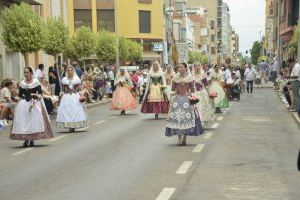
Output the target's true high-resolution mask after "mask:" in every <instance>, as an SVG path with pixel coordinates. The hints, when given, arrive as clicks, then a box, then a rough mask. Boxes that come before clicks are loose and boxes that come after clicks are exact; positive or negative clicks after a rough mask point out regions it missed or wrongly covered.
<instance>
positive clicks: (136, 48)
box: [127, 40, 143, 61]
mask: <svg viewBox="0 0 300 200" xmlns="http://www.w3.org/2000/svg"><path fill="white" fill-rule="evenodd" d="M127 45H128V60H129V61H140V60H141V59H142V55H143V47H142V45H141V44H139V43H137V42H135V41H132V40H127Z"/></svg>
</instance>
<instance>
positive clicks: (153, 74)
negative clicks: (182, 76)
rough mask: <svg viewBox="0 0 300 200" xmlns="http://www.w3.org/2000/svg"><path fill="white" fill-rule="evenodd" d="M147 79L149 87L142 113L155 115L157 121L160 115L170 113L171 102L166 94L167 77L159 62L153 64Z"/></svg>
mask: <svg viewBox="0 0 300 200" xmlns="http://www.w3.org/2000/svg"><path fill="white" fill-rule="evenodd" d="M147 79H148V80H147V87H146V92H145V95H144V102H143V106H142V109H141V112H142V113H154V114H155V119H158V114H160V113H168V111H169V101H168V97H167V96H166V94H165V92H164V90H165V88H166V79H165V75H164V73H163V71H162V69H161V66H160V64H159V63H158V62H157V61H154V62H153V64H152V66H151V68H150V71H149V73H148V78H147Z"/></svg>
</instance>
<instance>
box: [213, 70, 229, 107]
mask: <svg viewBox="0 0 300 200" xmlns="http://www.w3.org/2000/svg"><path fill="white" fill-rule="evenodd" d="M208 79H209V80H210V81H211V83H210V86H209V87H208V92H209V93H211V92H216V93H217V97H215V98H214V107H215V108H228V107H229V102H228V99H227V97H226V94H225V91H224V89H223V87H222V85H221V84H222V74H221V73H216V72H215V70H214V69H211V71H210V75H209V77H208Z"/></svg>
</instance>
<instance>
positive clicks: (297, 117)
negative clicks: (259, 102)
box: [274, 90, 300, 125]
mask: <svg viewBox="0 0 300 200" xmlns="http://www.w3.org/2000/svg"><path fill="white" fill-rule="evenodd" d="M274 91H275V93H276V94H277V96H278V98H279V100H280V102H281V103H282V104H283V105H284V106H285V104H284V103H283V102H282V101H281V97H282V95H280V92H281V91H279V90H274ZM286 112H288V113H290V114H291V115H292V117H293V118H294V120H295V121H296V122H297V123H298V125H300V117H299V115H298V113H297V112H291V111H289V110H286Z"/></svg>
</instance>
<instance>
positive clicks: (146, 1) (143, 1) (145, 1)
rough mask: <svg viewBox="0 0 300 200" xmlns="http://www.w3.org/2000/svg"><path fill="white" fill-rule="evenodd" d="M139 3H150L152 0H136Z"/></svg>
mask: <svg viewBox="0 0 300 200" xmlns="http://www.w3.org/2000/svg"><path fill="white" fill-rule="evenodd" d="M138 2H139V3H149V4H151V3H152V0H138Z"/></svg>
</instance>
